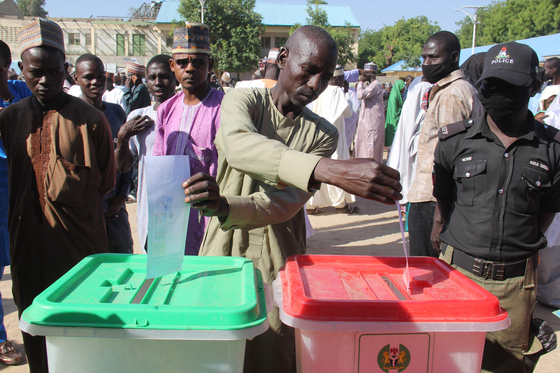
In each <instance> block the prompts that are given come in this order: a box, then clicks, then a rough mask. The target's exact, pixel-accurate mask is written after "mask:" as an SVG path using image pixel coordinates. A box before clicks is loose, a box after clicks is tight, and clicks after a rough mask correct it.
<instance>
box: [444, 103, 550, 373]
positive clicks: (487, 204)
mask: <svg viewBox="0 0 560 373" xmlns="http://www.w3.org/2000/svg"><path fill="white" fill-rule="evenodd" d="M526 128H527V133H526V134H525V135H523V136H521V137H520V138H518V139H517V140H516V141H515V142H514V143H513V144H512V145H510V146H509V147H508V148H507V149H506V148H505V147H504V145H503V144H502V143H501V141H500V140H499V139H498V137H497V136H496V135H495V134H494V133H493V132H492V131H491V130H490V128H489V126H488V123H487V121H486V115H484V116H483V117H480V118H477V119H474V120H472V119H467V120H465V121H462V122H458V123H454V124H450V125H447V126H445V127H442V128H441V130H440V132H439V140H440V141H439V143H438V145H437V147H436V151H435V161H434V170H435V181H434V196H435V197H436V198H437V199H438V201H439V200H445V201H448V202H450V203H451V210H450V211H451V212H450V215H449V217H448V219H447V223H446V225H445V227H444V228H443V230H442V232H441V234H440V239H441V241H442V242H443V243H444V244H443V245H442V249H443V250H442V257H443V259H444V260H446V261H448V262H450V263H451V264H453V265H454V266H455V267H456V268H458V269H459V270H460V271H461V272H463V273H464V274H466V275H467V276H468V277H469V278H471V279H473V280H474V281H475V282H477V283H479V285H481V286H483V287H484V288H486V289H487V290H489V291H490V292H492V293H493V294H494V295H496V296H497V297H498V298H499V299H500V303H501V305H502V307H504V308H505V309H506V310H507V311H508V313H509V315H510V319H511V321H512V326H511V327H510V328H508V329H507V330H506V331H502V332H496V333H488V334H487V342H486V346H485V352H484V359H483V371H486V369H487V370H488V371H492V372H498V371H499V372H516V371H517V369H518V365H516V364H519V362H517V363H516V361H515V359H509V361H510V362H511V364H512V365H511V366H508V365H507V364H508V363H507V362H506V361H508V358H507V357H503V355H504V354H506V355H508V356H510V355H511V354H512V353H514V354H517V357H516V358H517V359H518V361H522V360H523V352H524V351H525V352H526V351H527V350H528V349H530V348H531V343H532V339H531V338H529V325H530V320H531V314H532V310H533V307H534V305H535V303H536V300H535V284H536V281H535V280H534V277H533V270H534V268H535V267H536V264H537V260H536V259H535V258H534V256H535V254H536V253H537V252H538V250H540V249H543V248H545V247H546V238H545V237H544V235H543V233H542V232H540V231H539V228H538V217H539V214H540V213H555V212H558V211H560V133H559V132H558V130H556V129H554V128H552V127H548V126H546V125H543V124H542V123H540V122H538V121H535V120H534V118H533V116H532V115H531V114H530V113H529V114H528V116H527V119H526ZM446 250H447V251H449V252H446ZM502 346H505V348H503V347H502ZM502 358H503V359H502ZM512 360H513V361H512Z"/></svg>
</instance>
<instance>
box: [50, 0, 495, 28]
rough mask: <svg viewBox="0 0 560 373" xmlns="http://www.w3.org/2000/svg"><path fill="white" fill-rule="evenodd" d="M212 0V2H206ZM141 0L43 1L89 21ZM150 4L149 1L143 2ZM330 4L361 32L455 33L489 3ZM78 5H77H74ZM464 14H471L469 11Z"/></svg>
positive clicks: (344, 0)
mask: <svg viewBox="0 0 560 373" xmlns="http://www.w3.org/2000/svg"><path fill="white" fill-rule="evenodd" d="M206 1H212V0H206ZM143 2H144V1H142V0H120V1H117V2H115V1H114V0H95V1H79V3H78V2H77V1H76V0H72V1H71V0H46V6H45V10H46V11H48V12H49V16H50V17H77V18H89V17H90V16H94V17H99V16H114V17H123V18H124V17H126V16H127V15H128V14H129V9H130V8H131V7H132V8H138V7H140V6H141V5H142V4H143ZM146 2H150V0H146ZM262 2H268V3H291V4H305V3H306V0H266V1H262ZM327 2H328V3H329V5H344V6H349V7H350V9H351V10H352V13H353V14H354V17H356V19H357V20H358V23H359V24H360V26H361V28H362V30H366V29H371V30H378V29H380V28H382V27H383V26H384V25H393V24H394V23H395V22H396V21H398V20H399V19H401V18H403V17H404V18H405V19H407V18H412V17H417V16H421V15H425V16H426V17H428V19H429V20H430V21H432V22H437V23H438V25H439V26H440V27H441V28H442V29H443V30H448V31H452V32H454V31H456V30H457V29H458V26H457V25H456V24H455V23H456V22H458V21H460V20H462V19H463V18H465V17H466V16H465V15H464V14H463V13H461V12H456V11H455V10H454V9H456V8H461V7H462V6H464V5H483V6H487V5H489V4H490V3H491V2H492V0H440V1H438V0H423V1H420V0H382V1H376V0H327ZM73 5H77V6H73ZM467 11H469V12H471V13H472V10H471V9H467Z"/></svg>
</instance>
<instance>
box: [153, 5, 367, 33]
mask: <svg viewBox="0 0 560 373" xmlns="http://www.w3.org/2000/svg"><path fill="white" fill-rule="evenodd" d="M179 3H180V1H164V2H163V3H162V4H161V8H160V10H159V13H158V15H157V18H156V21H155V22H156V23H171V22H173V21H178V20H180V19H181V16H180V15H179V13H178V12H177V9H178V8H179ZM320 6H321V8H323V9H324V10H325V11H326V12H327V16H328V19H329V23H330V24H331V26H346V22H348V23H349V24H350V26H353V27H360V24H359V23H358V20H357V19H356V17H354V15H353V14H352V10H350V7H348V6H335V5H320ZM306 7H307V5H306V4H276V3H256V4H255V12H257V13H259V14H260V15H262V17H263V24H264V25H266V26H293V25H294V24H296V23H300V24H302V25H305V24H306V23H307V17H308V15H307V12H306V11H305V8H306Z"/></svg>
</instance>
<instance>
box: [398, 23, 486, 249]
mask: <svg viewBox="0 0 560 373" xmlns="http://www.w3.org/2000/svg"><path fill="white" fill-rule="evenodd" d="M460 50H461V45H460V44H459V40H458V39H457V37H456V36H455V35H454V34H452V33H450V32H449V31H440V32H437V33H435V34H433V35H432V36H430V37H429V38H428V40H426V43H425V44H424V51H423V53H422V58H423V59H424V64H423V65H422V72H423V74H424V77H425V78H426V79H427V80H428V82H430V83H432V84H434V86H433V87H432V88H431V89H430V90H429V91H428V92H427V93H426V95H427V97H426V96H425V97H424V100H423V102H422V106H423V107H424V106H426V105H427V110H426V117H425V119H424V125H423V126H422V129H421V132H420V139H419V140H418V154H417V156H416V159H417V165H416V175H415V176H414V179H413V181H412V184H411V187H410V191H409V194H408V200H409V201H410V211H409V214H408V233H409V238H410V255H414V256H433V257H438V253H437V252H436V251H435V250H434V248H433V247H432V243H431V239H430V237H431V233H432V225H433V220H434V215H435V216H436V218H438V216H439V214H437V213H436V202H435V201H436V200H435V198H434V197H433V195H432V192H433V182H432V170H433V163H434V151H435V149H436V145H437V142H438V138H437V135H438V131H439V129H440V128H441V127H443V126H445V125H446V124H449V123H455V122H458V121H460V120H463V119H465V118H476V117H479V116H480V115H482V105H481V104H480V101H479V100H478V98H477V92H476V90H475V88H474V87H473V86H472V85H471V84H470V83H469V82H467V81H466V80H465V77H464V75H463V71H462V70H460V69H459V53H460ZM426 98H427V100H426Z"/></svg>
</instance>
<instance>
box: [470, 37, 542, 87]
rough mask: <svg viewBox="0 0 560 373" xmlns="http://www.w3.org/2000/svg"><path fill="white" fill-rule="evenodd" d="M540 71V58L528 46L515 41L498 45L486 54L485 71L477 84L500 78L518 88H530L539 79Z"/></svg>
mask: <svg viewBox="0 0 560 373" xmlns="http://www.w3.org/2000/svg"><path fill="white" fill-rule="evenodd" d="M538 69H539V58H538V57H537V54H536V53H535V51H534V50H533V48H531V47H529V46H528V45H525V44H520V43H516V42H514V41H512V42H510V43H504V44H496V45H494V46H493V47H492V48H490V49H489V50H488V53H486V58H485V59H484V70H483V71H482V76H481V77H480V79H478V81H477V83H480V82H482V81H483V80H484V79H488V78H498V79H502V80H504V81H506V82H508V83H510V84H513V85H515V86H518V87H529V86H530V85H531V84H533V82H534V81H535V80H536V79H538Z"/></svg>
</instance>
